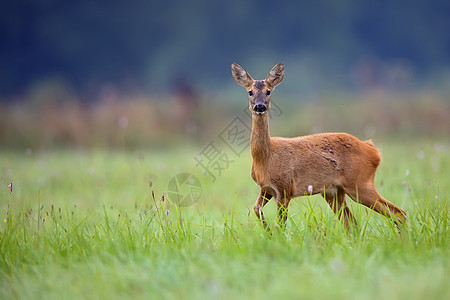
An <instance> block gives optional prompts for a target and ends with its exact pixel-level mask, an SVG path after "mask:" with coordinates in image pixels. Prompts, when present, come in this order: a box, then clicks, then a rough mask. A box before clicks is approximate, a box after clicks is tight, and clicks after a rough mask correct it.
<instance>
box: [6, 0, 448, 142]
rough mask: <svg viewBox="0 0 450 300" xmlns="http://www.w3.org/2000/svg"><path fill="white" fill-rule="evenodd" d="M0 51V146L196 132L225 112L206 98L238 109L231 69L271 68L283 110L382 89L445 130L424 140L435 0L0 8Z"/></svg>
mask: <svg viewBox="0 0 450 300" xmlns="http://www.w3.org/2000/svg"><path fill="white" fill-rule="evenodd" d="M0 45H1V47H0V103H4V104H3V105H2V108H0V143H1V144H3V145H9V146H14V145H15V146H21V145H34V144H42V143H43V144H44V145H46V144H47V142H45V141H47V140H48V143H50V144H51V143H53V142H54V141H55V140H57V141H59V142H60V143H62V144H69V145H71V144H76V145H78V144H81V145H91V144H92V143H93V144H95V142H94V141H97V142H98V141H99V139H100V138H99V137H100V136H104V135H103V134H104V133H105V132H104V131H108V130H110V131H114V133H110V134H111V135H114V137H111V139H112V140H113V142H111V141H110V140H109V141H107V142H104V143H100V144H102V145H103V144H105V145H115V144H116V143H119V144H120V142H117V140H118V141H121V140H124V139H125V140H126V141H128V139H131V140H132V141H133V142H124V143H125V144H132V145H134V144H137V145H147V144H148V142H142V141H140V138H139V136H140V137H141V139H142V137H145V138H146V139H151V138H154V137H155V136H159V135H161V137H162V138H168V137H167V135H166V134H165V133H161V132H159V131H158V130H161V128H166V129H167V128H169V132H172V131H171V130H172V129H173V128H178V127H180V126H181V127H182V128H184V129H182V130H181V131H182V132H183V134H185V133H186V132H188V133H192V134H195V133H196V132H198V131H199V130H204V131H202V134H203V135H207V134H208V132H209V131H208V129H210V128H209V127H210V126H204V127H207V128H206V129H202V125H201V124H202V123H203V124H208V123H209V122H211V121H214V120H217V118H214V116H211V112H213V113H216V112H217V111H220V108H223V107H227V105H228V104H227V103H223V101H218V100H223V99H227V98H232V99H239V101H240V102H239V103H241V104H242V107H245V105H246V104H245V103H244V102H245V101H244V99H245V98H244V96H243V94H242V91H241V90H240V88H238V87H236V85H235V82H234V80H233V79H232V78H231V75H230V64H231V62H233V61H236V62H238V63H240V64H241V65H243V66H244V67H245V68H246V69H247V70H248V71H249V72H250V73H251V74H252V75H254V76H255V78H262V77H265V76H266V74H267V71H268V70H269V69H270V68H271V67H272V66H273V65H274V64H275V63H277V62H279V61H282V62H284V63H285V66H286V78H285V81H284V83H283V88H282V91H280V98H283V101H288V100H291V102H290V103H296V102H297V101H298V100H300V99H302V100H304V101H307V100H317V99H324V98H325V99H327V100H328V101H329V102H335V101H338V100H339V99H336V97H335V95H353V96H352V97H350V98H353V99H355V100H356V99H358V100H359V99H362V98H364V99H378V100H379V99H382V100H383V99H384V100H383V101H384V102H383V101H381V102H380V103H382V104H380V107H383V108H384V107H385V103H388V102H387V100H386V99H388V98H389V97H391V96H392V95H394V96H395V97H397V98H401V99H403V100H404V99H415V100H407V101H410V103H413V102H414V103H416V104H417V103H421V104H417V105H418V107H427V108H428V109H429V110H430V109H431V110H433V109H434V110H436V112H433V113H429V114H428V116H429V118H430V121H434V122H437V121H439V122H444V124H443V125H442V123H441V124H440V125H439V124H437V126H438V130H437V129H436V128H434V127H433V128H428V127H427V128H428V129H426V130H422V131H424V134H428V133H429V132H432V133H436V130H437V132H438V133H439V134H446V133H447V130H445V129H442V128H441V127H442V126H444V125H445V126H446V125H447V123H445V120H446V119H448V115H447V113H449V110H448V108H449V104H448V102H449V98H448V95H449V94H450V2H449V1H448V0H431V1H424V0H409V1H402V0H394V1H392V0H379V1H368V0H360V1H356V0H341V1H336V0H318V1H283V2H275V1H266V0H262V1H257V0H248V1H237V0H230V1H212V0H195V1H182V0H167V1H143V0H136V1H132V2H126V1H121V0H111V1H88V0H79V1H56V0H16V1H2V3H1V4H0ZM280 90H281V89H280ZM374 91H375V92H374ZM379 91H382V93H381V94H380V93H379ZM430 91H431V92H430ZM239 92H241V93H239ZM386 93H389V95H388V94H386ZM329 95H334V96H332V97H330V96H329ZM361 95H363V96H361ZM364 95H365V96H364ZM398 95H401V96H400V97H398ZM424 95H427V96H424ZM418 99H421V100H420V101H419V100H418ZM430 99H431V100H430ZM160 100H161V101H160ZM378 100H374V101H378ZM422 100H423V101H422ZM242 101H244V102H242ZM424 101H425V102H424ZM235 102H236V101H235ZM280 102H281V101H280ZM5 103H8V105H5ZM212 103H213V104H212ZM324 103H325V102H323V101H322V102H320V103H319V105H322V106H323V107H325V108H326V107H328V105H327V104H324ZM383 103H384V104H383ZM423 103H425V104H423ZM427 103H428V104H430V103H432V105H434V108H429V105H428V104H427ZM416 104H414V105H416ZM208 105H209V106H208ZM286 105H291V104H286ZM411 105H413V104H411ZM414 105H413V106H414ZM213 106H214V107H213ZM238 106H239V105H237V104H235V106H234V107H235V108H236V107H238ZM400 106H401V105H399V106H398V107H400ZM406 107H408V106H406ZM414 107H415V106H414ZM295 108H296V109H298V110H300V107H298V106H296V107H295ZM237 109H238V111H240V110H241V107H240V106H239V107H238V108H237ZM361 109H364V108H363V107H361ZM380 109H381V108H380ZM388 109H389V108H388ZM417 109H418V108H417ZM417 109H415V108H413V109H410V110H412V111H416V110H417ZM214 110H216V111H214ZM312 110H314V109H312ZM131 111H132V112H135V115H133V114H131ZM285 111H286V109H285ZM220 112H221V111H220ZM220 112H219V114H220ZM233 113H234V114H235V112H233ZM380 114H384V112H383V111H381V110H380ZM416 115H420V116H422V114H420V113H419V112H418V111H417V112H415V113H414V114H412V116H409V118H410V119H411V122H412V123H414V120H416ZM425 115H427V114H425ZM101 120H103V121H104V122H103V123H102V121H101ZM224 120H225V121H224V122H227V120H228V118H226V117H224ZM442 120H444V121H442ZM287 122H288V121H287ZM408 122H409V121H407V123H408ZM36 123H38V124H40V126H41V128H42V129H41V130H39V129H38V128H37V127H36ZM178 123H180V124H181V125H179V124H178ZM423 123H427V121H425V120H424V121H423ZM95 124H103V125H102V126H103V127H104V128H103V127H102V129H101V128H100V129H98V130H96V129H95V128H97V127H91V126H94V125H95ZM111 124H113V125H111ZM177 124H178V125H177ZM336 124H339V123H336ZM336 124H331V123H330V126H329V127H330V129H335V127H336ZM377 124H378V123H374V126H376V125H377ZM380 124H384V123H383V121H380ZM46 126H48V127H46ZM177 126H178V127H177ZM218 126H219V127H220V126H223V124H221V125H218ZM311 126H313V125H311ZM322 127H326V126H322ZM343 127H345V125H343ZM112 128H114V129H112ZM121 128H122V129H124V128H128V130H129V128H134V129H133V131H132V132H133V133H134V135H135V136H134V137H132V138H131V137H129V135H127V137H126V138H125V137H121V133H118V132H119V131H120V130H121ZM138 128H140V129H139V130H138ZM323 129H327V128H323ZM157 131H158V132H157ZM175 131H176V130H175ZM211 131H214V129H211ZM305 131H306V132H308V131H309V129H305ZM388 131H389V130H388ZM411 131H415V129H411ZM420 131H421V130H419V132H420ZM93 132H95V133H96V134H97V135H96V134H92V133H93ZM145 132H150V133H147V134H144V133H145ZM297 132H298V131H297ZM141 133H142V134H143V135H140V134H141ZM84 135H86V137H84V138H82V137H83V136H84ZM175 136H176V135H175ZM175 136H174V138H175ZM168 139H170V138H168ZM100 140H101V139H100ZM139 141H140V142H139ZM59 142H58V143H59Z"/></svg>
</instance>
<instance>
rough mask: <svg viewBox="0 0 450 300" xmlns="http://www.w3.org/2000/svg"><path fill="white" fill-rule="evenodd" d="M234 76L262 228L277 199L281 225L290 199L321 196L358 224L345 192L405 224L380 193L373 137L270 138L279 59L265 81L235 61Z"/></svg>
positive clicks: (281, 71) (279, 77) (280, 76)
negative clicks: (243, 105)
mask: <svg viewBox="0 0 450 300" xmlns="http://www.w3.org/2000/svg"><path fill="white" fill-rule="evenodd" d="M231 71H232V74H233V77H234V79H235V80H236V82H237V83H238V84H240V85H242V86H243V87H244V88H245V89H246V90H247V92H248V98H249V102H250V111H251V113H252V133H251V154H252V157H253V163H252V171H251V175H252V178H253V180H254V181H255V182H256V183H257V184H258V185H259V186H260V188H261V192H260V194H259V197H258V199H257V200H256V203H255V206H254V210H255V213H256V215H257V217H258V218H259V219H260V220H261V222H262V224H263V226H264V228H266V229H267V230H269V226H268V224H267V222H266V219H265V218H264V214H263V212H262V208H263V207H264V205H266V204H267V202H268V201H269V200H270V199H271V198H272V197H275V201H276V203H277V208H278V222H279V224H280V225H281V226H284V224H285V222H286V219H287V210H288V206H289V202H290V201H291V199H292V198H293V197H298V196H304V195H307V194H308V195H310V194H319V193H320V194H322V196H323V197H324V198H325V200H326V201H327V202H328V204H329V205H330V206H331V208H332V210H333V211H334V212H335V213H336V214H338V218H339V219H342V218H343V219H344V224H345V227H346V228H347V229H348V228H349V224H350V223H353V224H355V225H356V220H355V218H354V217H353V215H352V213H351V212H350V209H349V208H348V206H347V205H346V202H345V194H347V195H349V196H350V198H351V199H353V200H354V201H356V202H358V203H361V204H363V205H365V206H367V207H369V208H371V209H373V210H375V211H376V212H378V213H380V214H382V215H384V216H387V217H393V218H395V219H394V220H395V222H396V224H397V225H398V224H401V223H404V222H406V216H405V215H406V213H405V211H403V210H402V209H400V208H399V207H397V206H395V205H394V204H392V203H391V202H389V201H387V200H386V199H384V198H383V197H381V196H380V194H378V192H377V190H376V189H375V185H374V177H375V171H376V169H377V167H378V165H379V164H380V161H381V156H380V153H379V151H378V150H377V149H376V148H375V146H374V145H373V144H372V142H371V141H364V142H363V141H360V140H358V139H357V138H355V137H354V136H352V135H350V134H347V133H321V134H313V135H307V136H300V137H296V138H282V137H270V135H269V124H268V113H267V112H268V111H269V109H270V97H271V93H272V91H273V89H274V88H275V87H276V86H277V85H278V84H280V83H281V81H282V80H283V77H284V66H283V64H282V63H278V64H277V65H275V66H274V67H273V68H272V70H270V72H269V74H268V75H267V78H266V79H265V80H253V78H252V77H251V76H250V74H249V73H247V71H245V70H244V68H242V67H241V66H240V65H238V64H237V63H233V64H232V65H231Z"/></svg>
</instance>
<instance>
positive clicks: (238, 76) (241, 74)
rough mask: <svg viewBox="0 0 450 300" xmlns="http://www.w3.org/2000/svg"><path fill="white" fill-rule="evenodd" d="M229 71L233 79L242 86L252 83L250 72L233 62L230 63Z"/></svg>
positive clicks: (246, 86)
mask: <svg viewBox="0 0 450 300" xmlns="http://www.w3.org/2000/svg"><path fill="white" fill-rule="evenodd" d="M231 73H232V74H233V77H234V80H236V82H237V83H239V84H240V85H242V86H243V87H245V88H248V87H250V86H251V85H252V84H253V78H252V77H251V76H250V74H248V72H247V71H245V70H244V68H243V67H241V66H240V65H238V64H237V63H235V62H234V63H232V64H231Z"/></svg>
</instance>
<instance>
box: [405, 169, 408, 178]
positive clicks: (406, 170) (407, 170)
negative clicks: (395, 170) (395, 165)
mask: <svg viewBox="0 0 450 300" xmlns="http://www.w3.org/2000/svg"><path fill="white" fill-rule="evenodd" d="M405 175H406V177H408V176H409V169H406V173H405Z"/></svg>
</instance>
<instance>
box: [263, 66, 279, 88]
mask: <svg viewBox="0 0 450 300" xmlns="http://www.w3.org/2000/svg"><path fill="white" fill-rule="evenodd" d="M283 77H284V65H283V64H282V63H277V64H276V65H275V66H274V67H273V68H272V70H270V72H269V74H268V75H267V78H266V80H265V82H266V84H267V85H269V86H271V87H272V88H274V87H276V86H277V85H279V84H280V83H281V81H283Z"/></svg>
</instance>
